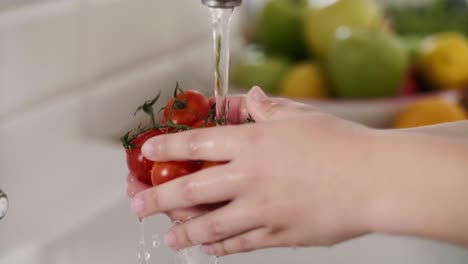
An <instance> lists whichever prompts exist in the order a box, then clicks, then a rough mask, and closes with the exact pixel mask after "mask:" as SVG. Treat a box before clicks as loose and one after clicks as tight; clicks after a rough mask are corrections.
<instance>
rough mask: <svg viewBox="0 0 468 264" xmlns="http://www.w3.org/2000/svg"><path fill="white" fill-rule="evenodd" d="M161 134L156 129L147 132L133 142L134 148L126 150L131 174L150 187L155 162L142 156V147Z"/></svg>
mask: <svg viewBox="0 0 468 264" xmlns="http://www.w3.org/2000/svg"><path fill="white" fill-rule="evenodd" d="M161 134H162V132H161V131H159V130H156V129H155V130H150V131H147V132H145V133H143V134H141V135H139V136H138V137H137V138H136V139H134V140H133V141H132V142H131V143H132V144H133V145H134V148H132V147H130V148H127V149H126V152H127V166H128V169H129V170H130V173H131V174H132V175H133V176H135V177H137V179H138V180H139V181H141V182H143V183H146V184H148V185H151V168H152V167H153V163H154V162H153V161H151V160H148V159H146V158H145V157H143V155H142V154H141V147H142V146H143V144H144V143H145V142H146V141H147V140H148V139H150V138H152V137H155V136H159V135H161Z"/></svg>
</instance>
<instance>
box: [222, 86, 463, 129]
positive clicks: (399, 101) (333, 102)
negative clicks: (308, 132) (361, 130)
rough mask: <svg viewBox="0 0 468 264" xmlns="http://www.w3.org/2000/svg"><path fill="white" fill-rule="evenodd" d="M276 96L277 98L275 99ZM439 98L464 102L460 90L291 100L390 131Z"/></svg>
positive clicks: (452, 101)
mask: <svg viewBox="0 0 468 264" xmlns="http://www.w3.org/2000/svg"><path fill="white" fill-rule="evenodd" d="M231 91H232V93H233V94H242V93H245V92H246V90H245V89H238V88H231ZM271 96H273V97H274V96H275V95H271ZM430 97H437V98H441V99H443V100H445V101H447V102H451V103H457V102H459V101H460V100H461V98H462V93H461V91H459V90H449V91H442V92H433V93H427V94H420V95H415V96H405V97H397V98H385V99H374V100H345V99H324V100H315V99H306V98H297V97H287V98H288V99H291V100H294V101H296V102H300V103H304V104H308V105H312V106H314V107H316V108H317V110H318V111H322V112H325V113H329V114H332V115H335V116H338V117H340V118H343V119H346V120H349V121H353V122H358V123H361V124H363V125H366V126H369V127H374V128H382V129H385V128H390V127H392V124H393V122H394V120H395V117H396V116H397V115H398V114H399V113H400V112H401V111H402V110H403V109H404V108H406V107H407V106H409V105H411V104H413V103H415V102H417V101H420V100H422V99H425V98H430Z"/></svg>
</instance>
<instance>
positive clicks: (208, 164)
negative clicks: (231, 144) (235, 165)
mask: <svg viewBox="0 0 468 264" xmlns="http://www.w3.org/2000/svg"><path fill="white" fill-rule="evenodd" d="M228 163H229V162H227V161H218V162H215V161H205V162H203V164H202V166H201V169H202V170H203V169H208V168H211V167H215V166H220V165H224V164H228Z"/></svg>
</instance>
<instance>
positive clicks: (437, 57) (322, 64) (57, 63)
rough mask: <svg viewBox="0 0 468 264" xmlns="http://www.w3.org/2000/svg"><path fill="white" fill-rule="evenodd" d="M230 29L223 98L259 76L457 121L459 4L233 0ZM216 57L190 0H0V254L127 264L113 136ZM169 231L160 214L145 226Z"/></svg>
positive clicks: (272, 85) (400, 116)
mask: <svg viewBox="0 0 468 264" xmlns="http://www.w3.org/2000/svg"><path fill="white" fill-rule="evenodd" d="M231 31H232V35H231V40H232V43H231V46H232V65H231V66H232V67H231V77H232V78H231V81H232V83H231V91H232V93H242V92H245V90H246V89H248V88H250V87H251V86H252V85H260V86H262V87H263V88H264V89H265V90H266V91H267V92H268V93H270V94H271V95H273V96H285V97H290V98H293V99H295V100H299V101H303V102H305V103H309V104H313V105H315V106H317V108H319V109H320V110H322V111H327V112H330V113H333V114H336V115H339V116H341V117H343V118H347V119H350V120H354V121H357V122H361V123H364V124H366V125H369V126H373V127H378V128H392V127H412V126H418V125H424V124H434V123H441V122H449V121H456V120H462V119H465V118H466V108H464V106H465V105H466V97H465V96H464V93H466V92H465V91H466V89H464V88H466V87H467V84H468V43H467V39H466V36H467V34H468V8H467V2H466V1H455V0H452V1H449V0H446V1H441V0H440V1H432V0H427V1H372V0H341V1H336V0H311V1H305V0H304V1H301V0H268V1H267V0H261V1H260V0H257V1H255V0H244V2H243V5H242V6H241V7H240V8H239V9H237V10H236V12H235V15H234V18H233V21H232V30H231ZM212 54H213V49H212V39H211V23H210V15H209V11H208V9H207V8H206V7H205V6H203V5H202V4H201V3H200V1H198V0H177V1H161V0H2V1H0V144H1V150H0V189H1V190H3V191H4V192H5V193H6V194H7V195H8V198H9V211H8V214H7V216H6V217H5V218H4V219H2V220H0V264H23V263H24V264H59V263H63V264H69V263H70V264H82V263H87V264H89V263H116V264H120V263H122V264H123V263H126V264H127V263H136V259H137V258H136V255H137V247H138V239H139V226H138V222H137V220H136V219H135V218H134V217H133V215H132V214H131V213H130V210H129V209H128V199H127V198H126V195H125V184H126V182H125V179H126V171H127V168H126V164H125V153H124V151H123V149H122V147H121V146H120V144H119V142H118V140H117V139H118V138H119V136H121V135H122V134H123V133H124V132H125V131H127V130H128V129H129V128H131V127H134V126H135V125H136V124H137V123H138V122H139V120H138V119H134V118H133V115H132V114H133V112H134V110H135V108H136V106H138V105H139V104H140V103H141V102H144V101H145V100H147V99H148V98H151V97H153V96H154V95H155V94H156V93H158V92H159V91H161V92H162V94H163V97H165V98H168V97H169V95H170V94H171V92H172V91H173V89H174V87H175V83H176V82H177V81H178V82H180V83H181V85H182V87H183V88H185V89H197V90H200V91H202V92H204V93H205V94H207V95H210V94H212V93H213V91H212V90H213V55H212ZM163 101H164V100H161V102H163ZM0 211H1V210H0ZM421 224H424V223H421ZM168 226H169V221H168V219H166V218H165V217H163V216H158V217H155V218H153V219H151V220H149V223H148V225H147V229H146V233H147V235H148V237H151V235H152V234H155V233H158V232H159V233H162V232H164V230H166V228H167V227H168ZM152 253H153V258H152V260H151V261H152V262H151V263H162V262H164V263H172V261H173V259H172V258H173V254H172V253H171V252H170V251H169V250H168V249H166V248H164V247H161V248H158V249H153V252H152ZM238 262H243V263H256V262H259V263H275V264H276V263H278V264H279V263H285V262H293V263H311V262H317V263H425V264H427V263H468V252H467V251H466V250H465V249H461V248H457V247H454V246H450V245H447V244H444V243H438V242H434V241H427V240H420V239H413V238H401V237H387V236H368V237H363V238H360V239H357V240H355V241H351V242H348V243H345V244H342V245H338V246H336V247H333V248H327V249H322V248H315V249H297V250H293V249H281V250H276V249H275V250H265V251H261V252H256V253H251V254H243V255H238V256H232V257H227V258H222V259H221V260H220V263H226V264H228V263H238Z"/></svg>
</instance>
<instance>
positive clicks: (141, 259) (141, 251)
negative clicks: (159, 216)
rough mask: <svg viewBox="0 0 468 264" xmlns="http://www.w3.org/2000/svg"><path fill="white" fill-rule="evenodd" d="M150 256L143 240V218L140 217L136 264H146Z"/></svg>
mask: <svg viewBox="0 0 468 264" xmlns="http://www.w3.org/2000/svg"><path fill="white" fill-rule="evenodd" d="M150 258H151V254H150V253H149V252H148V248H147V246H146V240H145V219H140V241H139V244H138V264H147V263H149V260H150Z"/></svg>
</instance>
